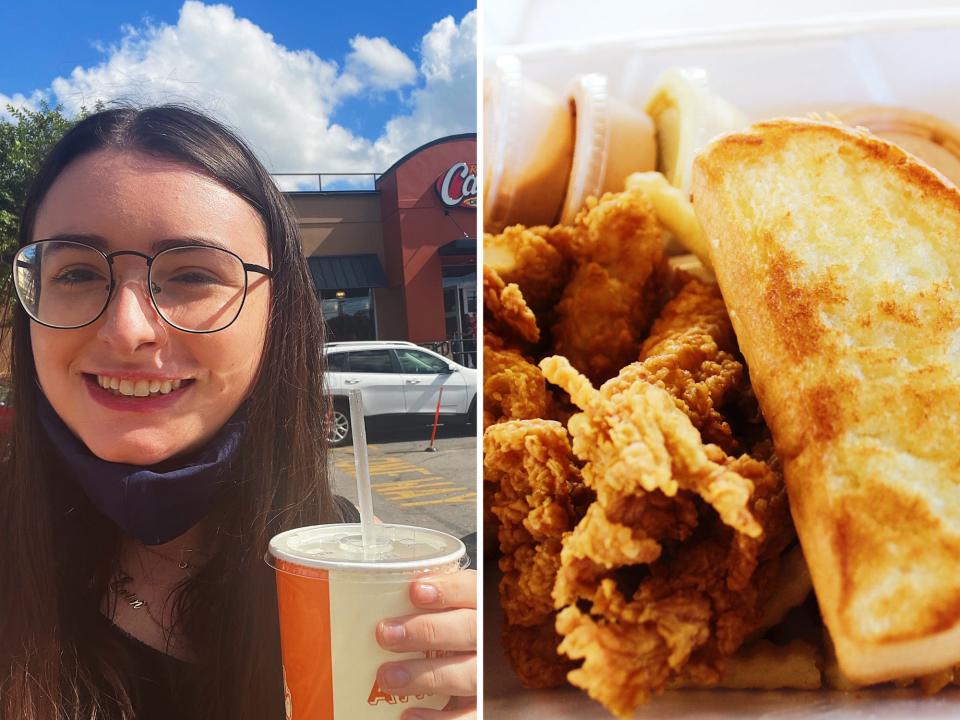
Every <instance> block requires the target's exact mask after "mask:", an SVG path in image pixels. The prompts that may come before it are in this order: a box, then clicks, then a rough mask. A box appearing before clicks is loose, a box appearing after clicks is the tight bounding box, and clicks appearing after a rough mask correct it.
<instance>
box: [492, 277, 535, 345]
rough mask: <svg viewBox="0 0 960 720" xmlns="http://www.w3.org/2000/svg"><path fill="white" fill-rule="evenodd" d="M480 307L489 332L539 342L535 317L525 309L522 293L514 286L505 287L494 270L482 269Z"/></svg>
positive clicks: (530, 311)
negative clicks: (481, 302)
mask: <svg viewBox="0 0 960 720" xmlns="http://www.w3.org/2000/svg"><path fill="white" fill-rule="evenodd" d="M483 305H484V307H485V308H486V310H487V314H486V315H485V320H486V322H487V324H488V325H487V326H488V327H489V329H490V330H491V331H492V332H494V333H496V334H497V335H499V336H501V337H504V338H506V337H509V336H516V337H517V338H519V340H520V341H525V342H528V343H536V342H538V341H539V340H540V327H539V326H538V325H537V318H536V316H535V315H534V314H533V310H531V309H530V308H529V307H528V306H527V301H526V300H524V298H523V293H522V292H520V288H519V287H518V286H517V285H516V284H515V283H510V284H509V285H508V284H507V283H505V282H504V281H503V278H501V277H500V276H499V275H498V274H497V273H496V271H494V270H492V269H491V268H489V267H487V266H486V265H484V266H483Z"/></svg>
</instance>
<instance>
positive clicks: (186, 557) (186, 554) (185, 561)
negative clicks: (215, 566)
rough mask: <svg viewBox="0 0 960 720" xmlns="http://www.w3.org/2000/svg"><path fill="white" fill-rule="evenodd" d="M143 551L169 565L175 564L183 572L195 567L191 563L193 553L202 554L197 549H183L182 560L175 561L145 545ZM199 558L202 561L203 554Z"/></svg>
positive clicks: (181, 552)
mask: <svg viewBox="0 0 960 720" xmlns="http://www.w3.org/2000/svg"><path fill="white" fill-rule="evenodd" d="M143 549H144V550H146V551H147V552H149V553H150V554H151V555H156V556H157V557H159V558H161V559H163V560H166V561H167V562H169V563H175V564H176V566H177V567H178V568H180V569H181V570H189V569H190V568H192V567H194V565H193V563H191V562H190V560H191V559H192V553H200V550H199V549H197V548H183V549H182V550H181V551H180V559H179V560H174V559H173V558H172V557H170V556H169V555H164V554H163V553H162V552H160V551H159V550H154V549H153V548H152V547H150V546H149V545H144V546H143ZM199 557H200V558H201V559H202V558H203V555H202V553H201V554H200V555H199Z"/></svg>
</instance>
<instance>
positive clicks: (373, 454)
mask: <svg viewBox="0 0 960 720" xmlns="http://www.w3.org/2000/svg"><path fill="white" fill-rule="evenodd" d="M367 442H368V457H369V467H370V483H371V486H372V488H373V510H374V513H375V514H376V515H377V517H379V518H380V519H381V520H383V521H384V522H390V523H399V524H403V525H421V526H423V527H428V528H434V529H436V530H443V531H444V532H448V533H450V534H451V535H455V536H457V537H463V536H464V535H467V534H469V533H472V532H475V531H476V529H477V438H476V436H475V435H474V430H473V428H456V427H444V426H441V427H440V428H439V432H438V433H437V440H436V442H435V447H436V448H437V451H436V452H426V451H425V448H426V447H427V446H429V444H430V428H429V427H428V428H426V429H423V428H412V429H409V430H403V431H392V432H379V433H370V434H369V435H368V438H367ZM331 454H332V458H331V465H332V467H333V486H334V492H336V493H338V494H339V495H343V496H344V497H347V498H350V500H351V501H353V503H354V504H356V502H357V484H356V483H357V480H356V470H355V468H354V457H353V448H352V447H350V446H349V445H348V446H345V447H340V448H334V449H333V451H332V453H331Z"/></svg>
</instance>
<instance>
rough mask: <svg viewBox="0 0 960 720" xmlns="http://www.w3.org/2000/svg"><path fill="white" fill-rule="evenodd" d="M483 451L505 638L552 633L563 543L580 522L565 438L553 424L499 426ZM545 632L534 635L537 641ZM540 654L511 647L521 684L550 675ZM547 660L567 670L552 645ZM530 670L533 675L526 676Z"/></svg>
mask: <svg viewBox="0 0 960 720" xmlns="http://www.w3.org/2000/svg"><path fill="white" fill-rule="evenodd" d="M483 451H484V457H483V467H484V481H485V482H486V483H488V484H491V485H492V486H493V487H494V492H493V497H492V507H491V510H492V512H493V514H494V515H496V517H497V519H498V520H499V527H498V530H497V535H498V539H499V541H500V551H501V557H500V569H501V570H502V572H503V577H502V579H501V582H500V603H501V605H502V607H503V610H504V615H505V617H506V622H507V630H506V631H505V632H506V633H507V634H509V632H510V629H511V627H514V626H521V627H526V628H534V627H537V626H541V625H543V624H544V623H550V624H551V625H552V623H553V618H554V608H553V601H552V599H551V596H550V593H551V590H552V589H553V584H554V580H555V578H556V573H557V568H558V567H559V565H560V548H561V538H562V537H563V534H564V533H565V532H568V531H569V530H570V529H571V528H573V526H574V525H575V524H576V522H577V520H578V516H579V512H578V509H577V503H578V499H577V496H578V494H582V493H583V486H582V482H581V480H580V473H579V470H578V469H577V467H576V465H575V464H574V458H573V454H572V452H571V450H570V441H569V438H568V436H567V431H566V430H565V429H564V428H563V426H562V425H560V423H558V422H555V421H552V420H514V421H510V422H505V423H499V424H496V425H491V426H490V427H489V428H487V430H486V431H485V432H484V434H483ZM580 504H581V505H582V500H581V501H580ZM580 512H582V511H580ZM544 632H545V631H543V630H540V631H538V633H540V634H541V636H542V633H544ZM551 637H552V636H551ZM543 648H544V644H543V642H542V641H541V642H540V644H539V645H537V647H536V648H533V647H530V648H529V650H530V654H527V655H525V654H524V647H523V646H522V645H521V646H514V648H513V651H512V652H511V654H510V657H511V660H512V661H513V663H514V667H515V669H516V670H517V674H518V675H519V676H520V677H521V678H524V677H527V678H535V677H540V678H543V677H545V676H547V675H550V673H546V672H545V671H544V666H545V664H547V665H548V664H549V663H548V661H549V660H550V659H551V658H550V657H549V655H550V654H551V653H550V652H544V649H543ZM552 656H553V657H552V660H553V665H554V666H555V667H562V666H563V665H564V664H565V662H566V661H565V660H564V659H563V658H561V657H560V656H559V655H557V653H556V645H555V644H554V645H553V646H552ZM529 663H533V664H534V665H536V667H537V668H538V669H536V670H533V669H532V668H529V667H527V668H525V667H524V666H525V665H527V664H529ZM550 676H551V677H556V676H557V673H553V674H552V675H550Z"/></svg>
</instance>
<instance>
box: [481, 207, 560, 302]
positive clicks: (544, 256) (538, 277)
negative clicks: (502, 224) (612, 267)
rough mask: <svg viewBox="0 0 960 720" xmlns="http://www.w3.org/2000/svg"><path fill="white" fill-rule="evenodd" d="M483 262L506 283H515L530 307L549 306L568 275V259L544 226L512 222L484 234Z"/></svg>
mask: <svg viewBox="0 0 960 720" xmlns="http://www.w3.org/2000/svg"><path fill="white" fill-rule="evenodd" d="M483 262H484V265H486V266H487V267H489V268H490V269H491V270H493V271H494V272H496V273H497V274H498V275H499V276H500V277H501V278H502V279H503V281H504V282H505V283H515V284H516V285H517V286H518V287H519V288H520V291H521V292H522V293H523V296H524V297H525V298H526V299H527V302H528V303H529V304H530V306H531V307H532V308H535V309H543V308H547V307H550V306H551V305H553V304H554V303H555V302H556V301H557V300H559V299H560V294H561V293H562V292H563V288H564V286H565V285H566V284H567V279H568V278H569V275H570V266H571V262H570V259H569V258H568V257H566V256H564V255H563V254H562V253H561V252H560V251H559V250H558V249H557V248H556V247H554V245H553V243H552V242H551V241H550V229H549V228H547V227H546V226H538V227H532V228H526V227H524V226H522V225H513V226H511V227H508V228H506V229H505V230H504V231H503V232H502V233H499V234H496V235H493V234H490V233H487V234H486V235H484V236H483Z"/></svg>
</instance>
